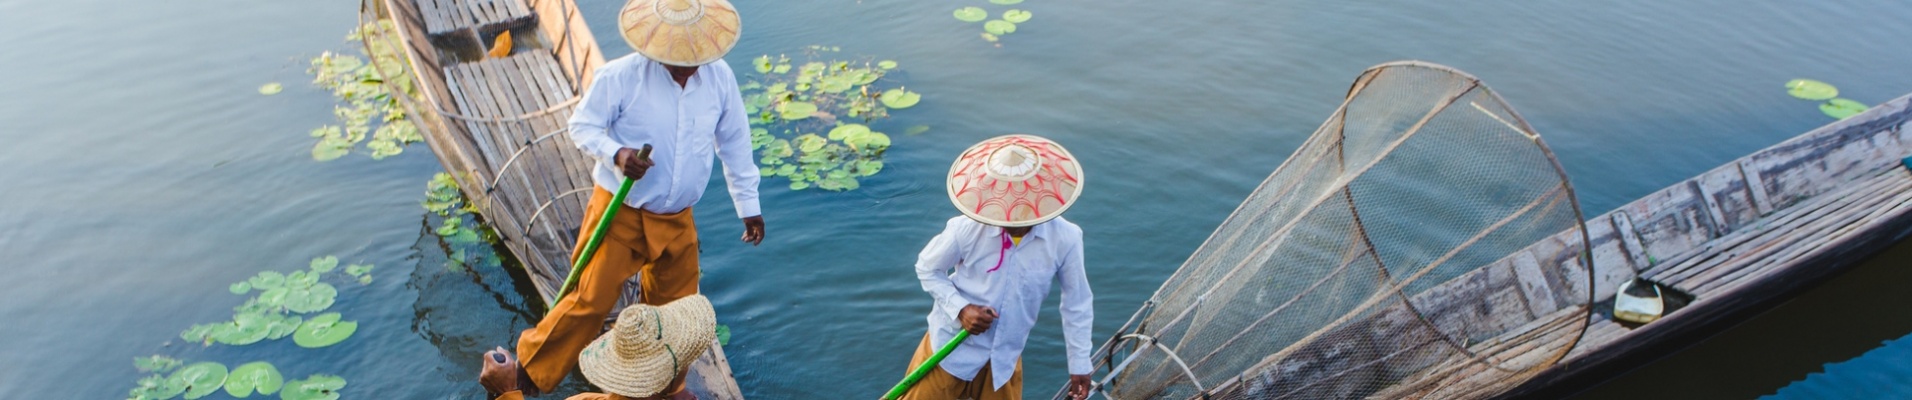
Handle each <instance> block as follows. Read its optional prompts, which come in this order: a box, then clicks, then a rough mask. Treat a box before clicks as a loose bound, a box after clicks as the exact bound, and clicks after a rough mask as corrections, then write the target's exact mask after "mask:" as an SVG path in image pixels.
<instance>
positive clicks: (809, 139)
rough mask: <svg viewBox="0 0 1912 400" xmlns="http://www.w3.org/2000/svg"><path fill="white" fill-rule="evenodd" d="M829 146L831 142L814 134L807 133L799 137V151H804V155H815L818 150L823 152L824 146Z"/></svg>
mask: <svg viewBox="0 0 1912 400" xmlns="http://www.w3.org/2000/svg"><path fill="white" fill-rule="evenodd" d="M827 144H830V141H829V140H826V139H824V138H823V137H822V136H817V135H816V134H812V133H806V134H804V135H803V136H798V137H797V149H798V150H803V152H804V153H815V152H817V151H818V150H823V146H824V145H827Z"/></svg>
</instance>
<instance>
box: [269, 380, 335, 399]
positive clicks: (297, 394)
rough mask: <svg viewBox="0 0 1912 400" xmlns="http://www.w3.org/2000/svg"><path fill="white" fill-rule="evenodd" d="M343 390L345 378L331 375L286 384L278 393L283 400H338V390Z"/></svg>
mask: <svg viewBox="0 0 1912 400" xmlns="http://www.w3.org/2000/svg"><path fill="white" fill-rule="evenodd" d="M343 388H345V378H340V377H337V376H332V375H325V374H314V375H312V376H308V377H306V378H305V379H300V380H296V381H291V382H286V384H285V387H284V388H282V389H281V390H282V391H281V392H279V398H280V399H284V400H338V398H339V389H343Z"/></svg>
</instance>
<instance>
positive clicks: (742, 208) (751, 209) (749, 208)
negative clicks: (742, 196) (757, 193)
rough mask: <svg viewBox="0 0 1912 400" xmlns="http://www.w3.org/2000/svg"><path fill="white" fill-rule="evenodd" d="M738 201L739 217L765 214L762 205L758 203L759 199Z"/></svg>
mask: <svg viewBox="0 0 1912 400" xmlns="http://www.w3.org/2000/svg"><path fill="white" fill-rule="evenodd" d="M736 203H737V218H750V217H755V216H760V215H763V209H762V208H761V207H762V206H761V205H759V204H758V203H757V199H750V200H744V201H738V202H736Z"/></svg>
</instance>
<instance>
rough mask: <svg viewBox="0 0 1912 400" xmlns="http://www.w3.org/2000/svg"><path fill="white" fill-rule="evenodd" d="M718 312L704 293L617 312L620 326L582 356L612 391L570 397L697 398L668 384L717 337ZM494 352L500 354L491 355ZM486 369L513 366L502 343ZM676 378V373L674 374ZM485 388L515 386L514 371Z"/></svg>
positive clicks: (590, 372)
mask: <svg viewBox="0 0 1912 400" xmlns="http://www.w3.org/2000/svg"><path fill="white" fill-rule="evenodd" d="M716 332H717V314H716V312H715V311H712V310H711V307H710V300H708V299H705V298H704V296H703V295H695V294H693V295H690V296H689V297H685V298H681V299H677V301H673V302H670V304H665V305H663V306H652V305H649V304H634V305H631V306H630V307H626V308H624V312H623V313H619V314H618V315H617V325H616V326H615V327H613V328H611V331H610V332H605V333H604V335H602V336H598V338H597V340H595V341H592V342H591V345H590V346H587V347H585V348H584V352H583V353H581V354H579V355H578V366H579V367H580V368H581V369H582V370H583V371H584V379H585V380H588V381H590V382H591V384H592V385H595V386H597V387H598V388H599V389H603V390H604V391H605V392H608V393H581V394H578V395H575V396H571V397H570V398H569V399H568V400H653V399H655V400H664V399H674V398H696V397H695V396H690V395H689V393H688V392H678V393H676V395H675V396H673V394H672V393H667V392H666V390H665V389H668V388H671V387H673V386H681V385H683V382H682V380H683V378H682V377H683V376H684V373H685V372H686V371H689V370H690V364H691V362H693V361H696V360H697V357H698V356H699V355H702V354H704V350H707V349H709V348H710V343H711V341H712V340H713V339H714V338H715V337H716V336H717V333H716ZM493 354H496V355H497V358H492V355H493ZM485 357H486V358H485V365H486V368H491V366H492V365H497V366H498V368H510V363H512V362H513V360H512V359H511V358H510V355H509V354H506V353H505V351H504V349H503V348H499V349H497V350H493V351H492V352H491V353H487V354H486V356H485ZM674 377H675V378H674ZM485 379H490V380H494V381H495V382H485V386H486V387H493V386H494V385H495V386H496V387H498V388H500V389H504V390H506V391H511V390H516V389H517V388H518V385H519V382H518V380H517V379H515V378H512V377H510V376H496V377H493V376H487V377H485Z"/></svg>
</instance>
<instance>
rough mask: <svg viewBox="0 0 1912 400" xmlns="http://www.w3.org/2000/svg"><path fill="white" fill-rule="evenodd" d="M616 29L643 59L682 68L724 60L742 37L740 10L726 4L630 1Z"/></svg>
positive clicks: (694, 0) (682, 0)
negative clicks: (738, 14) (620, 31)
mask: <svg viewBox="0 0 1912 400" xmlns="http://www.w3.org/2000/svg"><path fill="white" fill-rule="evenodd" d="M617 26H618V29H620V30H622V31H623V33H624V41H626V42H630V43H631V47H632V48H635V49H637V52H638V53H643V54H644V57H648V58H650V59H652V60H656V61H657V62H661V63H664V64H669V65H676V66H680V67H695V66H699V65H704V64H708V63H710V62H711V61H717V59H720V58H723V57H724V53H729V52H730V48H731V47H735V46H737V37H738V36H739V35H742V33H743V21H742V20H740V19H739V18H738V17H737V8H736V7H731V6H730V2H728V1H724V0H630V2H627V3H624V10H623V11H619V12H618V16H617Z"/></svg>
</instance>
